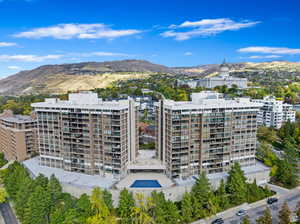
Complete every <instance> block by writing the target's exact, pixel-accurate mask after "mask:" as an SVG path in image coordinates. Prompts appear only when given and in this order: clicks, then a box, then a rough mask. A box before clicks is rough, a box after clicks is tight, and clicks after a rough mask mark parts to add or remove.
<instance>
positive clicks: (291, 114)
mask: <svg viewBox="0 0 300 224" xmlns="http://www.w3.org/2000/svg"><path fill="white" fill-rule="evenodd" d="M252 101H253V102H258V103H262V104H263V107H261V110H260V111H259V113H258V125H264V126H267V127H273V128H277V129H279V128H280V127H281V126H282V124H283V123H284V122H287V121H288V120H290V121H291V122H295V120H296V111H295V110H293V105H291V104H287V103H283V101H282V100H276V98H275V97H273V96H266V97H264V99H255V100H252Z"/></svg>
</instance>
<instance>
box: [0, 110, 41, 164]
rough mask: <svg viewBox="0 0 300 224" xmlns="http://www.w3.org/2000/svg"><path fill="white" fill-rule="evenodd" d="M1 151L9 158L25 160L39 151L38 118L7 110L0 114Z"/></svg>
mask: <svg viewBox="0 0 300 224" xmlns="http://www.w3.org/2000/svg"><path fill="white" fill-rule="evenodd" d="M0 151H1V152H3V153H4V155H5V158H6V159H8V160H17V161H23V160H25V159H27V158H30V157H31V156H32V155H35V154H36V153H37V151H38V150H37V130H36V120H35V119H34V118H33V117H31V116H22V115H14V114H13V113H12V111H9V110H6V111H4V112H3V113H2V114H1V115H0Z"/></svg>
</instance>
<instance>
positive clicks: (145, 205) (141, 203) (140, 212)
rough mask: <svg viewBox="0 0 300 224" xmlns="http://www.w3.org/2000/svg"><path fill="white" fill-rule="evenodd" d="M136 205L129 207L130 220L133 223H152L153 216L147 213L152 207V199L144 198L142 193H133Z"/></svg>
mask: <svg viewBox="0 0 300 224" xmlns="http://www.w3.org/2000/svg"><path fill="white" fill-rule="evenodd" d="M135 198H136V201H137V206H135V207H133V208H132V209H131V222H132V223H135V224H152V223H154V220H153V218H152V217H151V216H150V215H149V213H150V209H152V208H153V206H154V204H153V199H152V198H151V197H148V198H145V197H144V195H143V194H142V193H137V194H136V195H135Z"/></svg>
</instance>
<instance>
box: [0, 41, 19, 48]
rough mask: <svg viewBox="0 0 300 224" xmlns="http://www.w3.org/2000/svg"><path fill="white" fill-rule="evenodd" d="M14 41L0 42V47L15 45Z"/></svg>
mask: <svg viewBox="0 0 300 224" xmlns="http://www.w3.org/2000/svg"><path fill="white" fill-rule="evenodd" d="M16 45H17V44H16V43H11V42H0V47H12V46H16Z"/></svg>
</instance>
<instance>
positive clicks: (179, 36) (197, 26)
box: [161, 18, 260, 40]
mask: <svg viewBox="0 0 300 224" xmlns="http://www.w3.org/2000/svg"><path fill="white" fill-rule="evenodd" d="M258 23H260V22H259V21H249V20H242V21H240V22H236V21H233V20H231V19H228V18H219V19H202V20H199V21H195V22H190V21H185V22H183V23H182V24H180V25H174V24H173V25H170V26H169V29H170V30H168V31H166V32H164V33H161V36H163V37H174V38H175V40H188V39H190V38H192V37H197V36H211V35H215V34H218V33H221V32H224V31H229V30H230V31H233V30H239V29H242V28H247V27H252V26H255V25H257V24H258ZM183 28H191V29H190V30H187V31H181V32H179V31H176V30H177V29H183Z"/></svg>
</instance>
